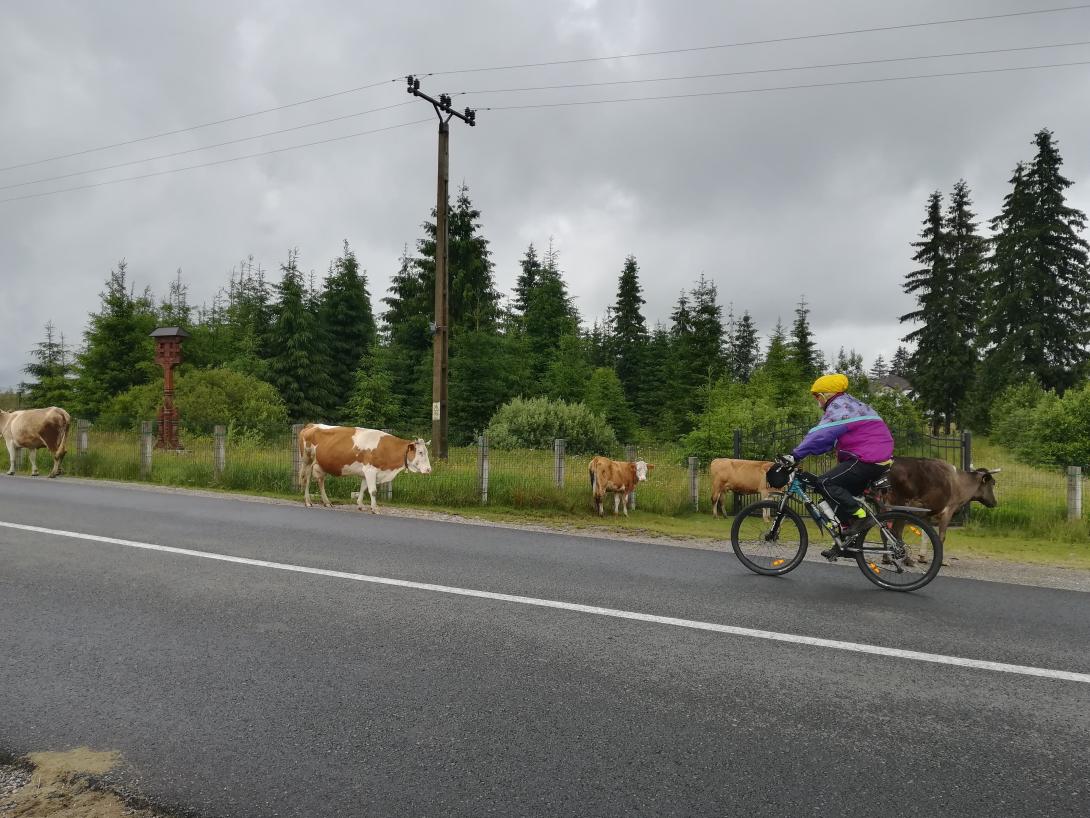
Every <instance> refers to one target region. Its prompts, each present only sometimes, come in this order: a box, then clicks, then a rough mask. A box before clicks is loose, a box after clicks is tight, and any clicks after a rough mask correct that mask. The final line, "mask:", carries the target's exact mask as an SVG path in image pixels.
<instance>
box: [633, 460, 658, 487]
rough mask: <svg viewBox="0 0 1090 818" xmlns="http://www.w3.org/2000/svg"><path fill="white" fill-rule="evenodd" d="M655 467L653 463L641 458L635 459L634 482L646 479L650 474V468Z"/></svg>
mask: <svg viewBox="0 0 1090 818" xmlns="http://www.w3.org/2000/svg"><path fill="white" fill-rule="evenodd" d="M653 468H655V464H654V463H647V462H645V461H643V460H637V461H636V482H637V483H639V482H641V481H643V480H646V479H647V478H648V477H649V476H650V475H651V470H652V469H653Z"/></svg>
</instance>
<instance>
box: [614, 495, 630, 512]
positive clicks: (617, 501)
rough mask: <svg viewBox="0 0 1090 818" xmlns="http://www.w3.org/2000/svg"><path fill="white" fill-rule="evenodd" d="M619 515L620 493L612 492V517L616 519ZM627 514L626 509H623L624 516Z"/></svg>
mask: <svg viewBox="0 0 1090 818" xmlns="http://www.w3.org/2000/svg"><path fill="white" fill-rule="evenodd" d="M620 513H621V493H620V492H619V491H615V492H613V516H614V517H616V516H618V515H619V514H620ZM627 513H628V509H625V514H627Z"/></svg>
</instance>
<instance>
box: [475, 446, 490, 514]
mask: <svg viewBox="0 0 1090 818" xmlns="http://www.w3.org/2000/svg"><path fill="white" fill-rule="evenodd" d="M477 479H478V485H480V487H481V505H482V506H486V505H488V435H481V436H480V437H479V438H477Z"/></svg>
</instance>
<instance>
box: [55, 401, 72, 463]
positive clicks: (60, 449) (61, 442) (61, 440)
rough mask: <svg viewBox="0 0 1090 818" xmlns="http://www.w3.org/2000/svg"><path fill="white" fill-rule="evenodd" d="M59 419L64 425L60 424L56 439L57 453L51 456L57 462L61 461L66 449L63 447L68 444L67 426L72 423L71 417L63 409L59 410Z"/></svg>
mask: <svg viewBox="0 0 1090 818" xmlns="http://www.w3.org/2000/svg"><path fill="white" fill-rule="evenodd" d="M60 413H61V417H63V418H64V423H62V424H61V433H60V435H59V436H58V437H57V451H56V452H55V453H54V454H53V456H54V457H55V458H57V459H58V460H60V459H63V458H64V456H65V454H66V453H67V452H68V449H66V448H65V445H66V444H67V443H68V426H69V424H71V422H72V417H71V415H69V414H68V413H67V412H66V411H64V410H63V409H61V410H60Z"/></svg>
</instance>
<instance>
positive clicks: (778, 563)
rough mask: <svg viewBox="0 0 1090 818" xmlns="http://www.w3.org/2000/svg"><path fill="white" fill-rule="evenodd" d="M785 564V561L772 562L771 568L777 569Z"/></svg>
mask: <svg viewBox="0 0 1090 818" xmlns="http://www.w3.org/2000/svg"><path fill="white" fill-rule="evenodd" d="M785 562H787V560H772V567H773V568H779V567H780V566H781V565H783V564H784V563H785Z"/></svg>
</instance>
